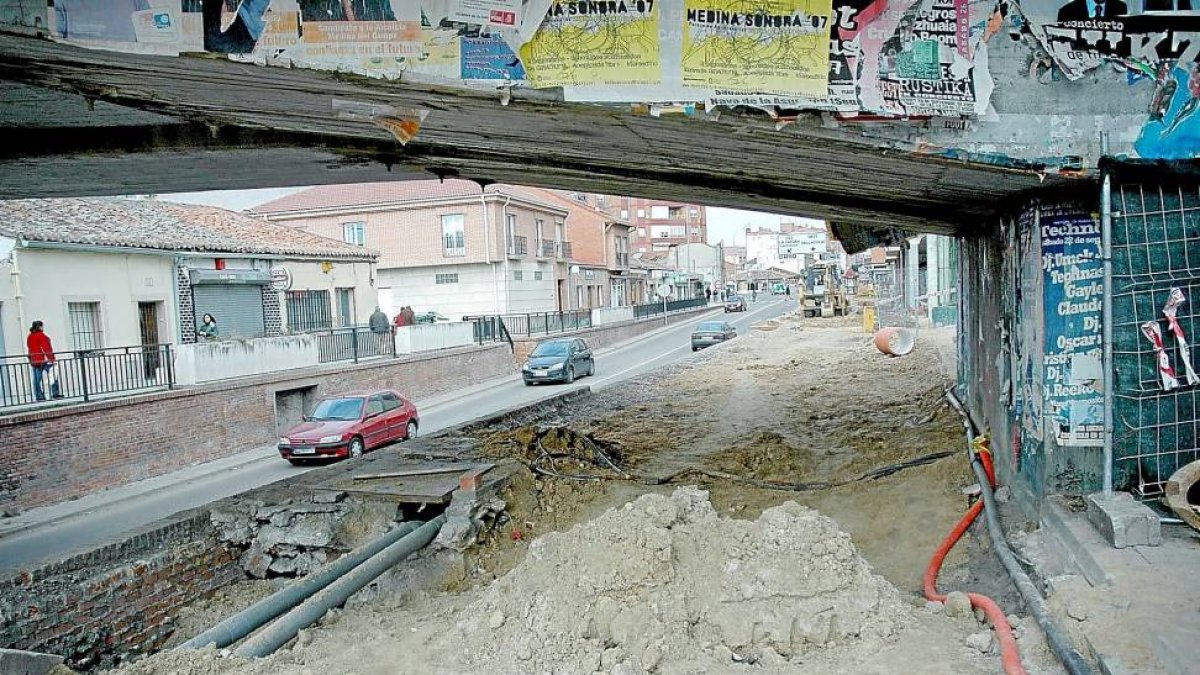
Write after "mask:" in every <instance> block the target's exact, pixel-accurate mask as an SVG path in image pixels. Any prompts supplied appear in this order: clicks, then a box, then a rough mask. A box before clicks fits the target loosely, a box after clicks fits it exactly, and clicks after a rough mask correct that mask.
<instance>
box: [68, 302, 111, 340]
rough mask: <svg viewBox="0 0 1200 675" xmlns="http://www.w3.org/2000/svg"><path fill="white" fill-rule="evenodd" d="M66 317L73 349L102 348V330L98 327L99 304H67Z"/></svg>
mask: <svg viewBox="0 0 1200 675" xmlns="http://www.w3.org/2000/svg"><path fill="white" fill-rule="evenodd" d="M67 316H68V317H69V319H70V321H71V345H72V346H73V347H74V348H75V349H78V350H87V349H101V348H102V347H104V330H103V329H102V328H101V327H100V303H98V302H68V303H67Z"/></svg>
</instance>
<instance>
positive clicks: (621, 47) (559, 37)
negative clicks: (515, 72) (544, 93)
mask: <svg viewBox="0 0 1200 675" xmlns="http://www.w3.org/2000/svg"><path fill="white" fill-rule="evenodd" d="M521 60H522V61H523V62H524V63H525V70H526V73H527V75H528V78H529V82H530V84H532V85H533V86H535V87H558V86H580V85H592V84H599V85H618V84H655V83H658V82H659V81H660V80H661V79H662V67H661V65H660V63H659V8H658V6H657V2H656V0H613V1H611V2H573V1H568V0H556V1H555V2H552V3H551V4H550V8H549V9H548V10H547V12H546V18H545V21H544V22H543V23H542V25H541V28H540V29H539V30H538V31H537V33H536V34H534V36H533V39H532V40H530V41H529V42H528V43H527V44H525V45H523V46H522V47H521Z"/></svg>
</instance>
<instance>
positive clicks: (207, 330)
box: [196, 314, 221, 340]
mask: <svg viewBox="0 0 1200 675" xmlns="http://www.w3.org/2000/svg"><path fill="white" fill-rule="evenodd" d="M196 335H199V336H200V337H202V338H204V339H206V340H216V339H217V338H219V337H221V329H219V328H217V317H215V316H213V315H212V314H205V315H204V317H203V318H202V319H201V320H200V327H199V328H197V329H196Z"/></svg>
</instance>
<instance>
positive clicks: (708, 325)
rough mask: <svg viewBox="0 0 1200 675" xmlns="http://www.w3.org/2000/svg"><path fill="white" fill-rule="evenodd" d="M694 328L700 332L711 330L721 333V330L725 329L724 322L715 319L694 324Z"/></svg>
mask: <svg viewBox="0 0 1200 675" xmlns="http://www.w3.org/2000/svg"><path fill="white" fill-rule="evenodd" d="M696 330H697V331H700V332H706V331H707V332H713V333H721V332H724V330H725V324H723V323H719V322H716V321H706V322H704V323H702V324H700V325H699V326H696Z"/></svg>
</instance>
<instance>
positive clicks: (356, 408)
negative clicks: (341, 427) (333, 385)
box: [309, 398, 363, 422]
mask: <svg viewBox="0 0 1200 675" xmlns="http://www.w3.org/2000/svg"><path fill="white" fill-rule="evenodd" d="M362 407H363V400H362V399H361V398H327V399H325V400H324V401H321V402H320V403H318V404H317V409H316V410H314V411H313V414H312V415H310V416H309V418H310V419H311V420H313V421H314V422H348V421H350V420H356V419H358V418H360V417H362Z"/></svg>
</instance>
